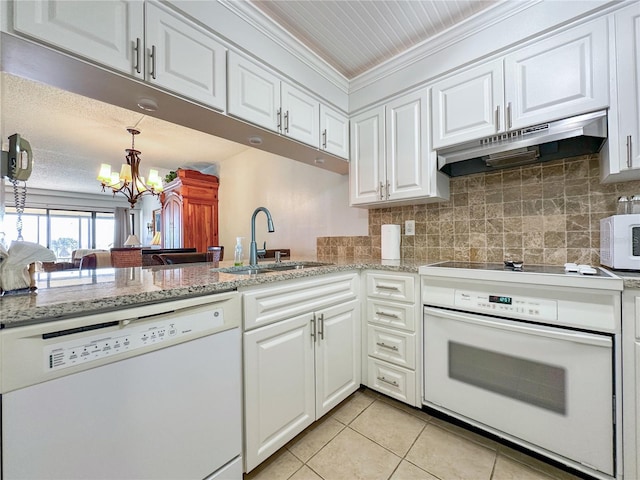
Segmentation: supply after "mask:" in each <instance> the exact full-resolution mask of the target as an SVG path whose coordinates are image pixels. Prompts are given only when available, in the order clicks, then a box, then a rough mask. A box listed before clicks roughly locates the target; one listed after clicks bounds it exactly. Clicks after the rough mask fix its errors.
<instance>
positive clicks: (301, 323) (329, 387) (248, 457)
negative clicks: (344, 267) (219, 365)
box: [244, 273, 361, 472]
mask: <svg viewBox="0 0 640 480" xmlns="http://www.w3.org/2000/svg"><path fill="white" fill-rule="evenodd" d="M327 278H328V279H331V277H326V278H323V279H322V280H313V279H311V280H303V281H300V282H296V283H291V284H289V287H288V288H287V290H288V298H289V302H283V301H282V299H283V293H282V288H283V287H282V286H277V287H274V289H275V291H276V292H275V293H278V292H280V294H279V295H276V297H278V298H279V299H280V301H279V302H277V303H278V307H277V309H278V310H279V311H280V312H281V314H282V317H281V319H277V316H276V318H274V321H273V322H272V323H269V324H268V325H264V326H261V327H259V328H255V329H253V330H248V331H246V332H245V333H244V395H245V462H246V471H247V472H249V471H251V470H253V469H254V468H255V467H256V466H258V465H259V464H260V463H261V462H263V461H264V460H266V459H267V458H268V457H269V456H271V455H272V454H273V453H275V452H276V451H277V450H278V449H279V448H281V447H282V446H284V445H285V444H286V443H287V442H288V441H289V440H291V439H292V438H294V437H295V436H296V435H297V434H299V433H300V432H302V431H303V430H304V429H305V428H306V427H307V426H309V425H310V424H311V423H313V422H314V421H315V420H317V419H318V418H320V417H322V416H323V415H324V414H326V413H327V412H328V411H329V410H331V409H332V408H333V407H335V406H336V405H338V404H339V403H340V402H341V401H342V400H344V399H345V398H347V397H348V396H349V395H350V394H351V393H353V392H355V391H356V390H357V389H358V388H359V387H360V383H361V380H360V376H361V352H360V342H361V340H360V330H361V322H360V301H359V299H358V298H357V286H358V275H357V274H355V273H354V274H348V275H346V276H345V275H344V274H342V275H337V276H336V277H335V282H334V284H335V285H344V286H346V285H350V287H349V288H353V290H352V293H353V295H352V299H351V300H349V301H342V302H341V303H338V304H337V305H331V304H330V303H329V302H327V303H328V305H327V306H321V305H318V304H317V302H314V301H313V300H310V299H309V300H307V301H306V302H305V301H304V298H305V297H308V294H309V293H310V292H312V291H313V288H312V287H313V285H314V282H318V286H317V289H318V290H319V294H321V293H322V291H323V290H326V289H327V287H328V283H331V282H330V281H328V280H327ZM268 291H269V289H266V288H262V289H259V290H258V294H251V293H250V294H249V295H246V296H245V300H244V302H245V316H246V314H247V311H249V312H250V311H252V309H251V307H250V306H248V305H247V304H251V303H252V302H255V299H256V298H260V299H261V300H260V301H261V302H262V301H264V300H263V299H265V298H268ZM345 296H347V293H346V292H343V295H337V297H338V298H339V297H345ZM304 303H308V304H309V305H310V308H309V309H308V310H307V311H306V312H305V313H300V314H296V315H293V316H287V315H286V312H287V311H292V312H295V311H300V310H301V309H303V304H304ZM334 303H335V302H334ZM271 313H273V310H272V312H271ZM276 313H277V312H276ZM247 323H249V324H251V323H252V322H251V319H249V320H248V321H247V319H246V318H245V325H246V324H247Z"/></svg>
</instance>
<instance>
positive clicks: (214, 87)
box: [13, 0, 226, 110]
mask: <svg viewBox="0 0 640 480" xmlns="http://www.w3.org/2000/svg"><path fill="white" fill-rule="evenodd" d="M14 7H15V11H14V25H13V27H14V30H15V31H16V32H17V33H20V34H23V35H27V36H30V37H34V38H36V39H38V40H40V41H43V42H45V43H48V44H51V45H53V46H55V47H58V48H61V49H64V50H67V51H69V52H71V53H74V54H77V55H80V56H82V57H85V58H87V59H89V60H92V61H95V62H97V63H98V64H100V65H104V66H107V67H110V68H113V69H115V70H118V71H121V72H124V73H126V74H129V75H133V76H135V77H139V78H143V79H144V80H146V81H148V82H149V83H151V84H153V85H156V86H158V87H161V88H164V89H166V90H169V91H171V92H174V93H177V94H179V95H182V96H185V97H187V98H189V99H191V100H195V101H197V102H200V103H203V104H206V105H208V106H211V107H213V108H216V109H219V110H224V107H225V103H226V48H225V47H224V46H223V45H222V44H221V43H220V42H218V41H217V40H216V39H215V37H213V36H212V35H211V34H210V33H208V32H207V31H206V30H204V29H202V28H200V27H198V26H197V25H195V24H194V23H193V22H190V21H188V20H186V19H185V18H183V17H181V16H180V15H178V14H177V13H175V12H172V11H171V10H169V9H167V8H164V7H162V6H161V5H159V4H156V3H151V2H144V3H143V2H142V1H138V0H117V1H111V0H109V1H92V2H87V1H66V0H65V1H60V0H37V1H33V2H31V1H29V2H14ZM143 8H144V12H143Z"/></svg>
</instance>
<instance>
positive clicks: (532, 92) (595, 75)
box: [505, 18, 609, 129]
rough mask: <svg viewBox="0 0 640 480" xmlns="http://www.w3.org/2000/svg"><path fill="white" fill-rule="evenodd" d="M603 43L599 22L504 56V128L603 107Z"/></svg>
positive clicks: (605, 87)
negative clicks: (505, 106) (505, 124)
mask: <svg viewBox="0 0 640 480" xmlns="http://www.w3.org/2000/svg"><path fill="white" fill-rule="evenodd" d="M607 45H608V44H607V23H606V19H605V18H602V19H600V20H598V21H595V22H591V23H589V24H586V25H583V26H580V27H576V28H573V29H571V30H568V31H565V32H563V33H560V34H558V35H555V36H553V37H551V38H548V39H546V40H543V41H541V42H537V43H534V44H532V45H531V46H529V47H525V48H523V49H520V50H518V51H516V52H514V53H512V54H509V55H507V56H506V57H505V95H506V101H507V108H508V110H509V115H508V118H507V128H508V129H514V128H521V127H527V126H530V125H535V124H538V123H543V122H547V121H551V120H558V119H561V118H564V117H567V116H571V115H576V114H579V113H586V112H590V111H593V110H597V109H600V108H606V107H608V106H609V81H608V78H609V68H608V58H609V55H608V46H607Z"/></svg>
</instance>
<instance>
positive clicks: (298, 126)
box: [281, 82, 320, 148]
mask: <svg viewBox="0 0 640 480" xmlns="http://www.w3.org/2000/svg"><path fill="white" fill-rule="evenodd" d="M319 124H320V102H319V101H317V100H315V99H314V98H313V97H311V96H310V95H307V94H306V93H304V92H302V91H300V90H298V89H297V88H294V87H292V86H291V85H289V84H287V83H284V82H283V83H282V125H281V131H282V133H283V134H285V135H286V136H287V137H291V138H293V139H295V140H298V141H300V142H303V143H306V144H307V145H311V146H312V147H315V148H319V146H320V125H319Z"/></svg>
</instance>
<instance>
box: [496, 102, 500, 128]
mask: <svg viewBox="0 0 640 480" xmlns="http://www.w3.org/2000/svg"><path fill="white" fill-rule="evenodd" d="M499 131H500V105H498V106H497V107H496V132H499Z"/></svg>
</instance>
